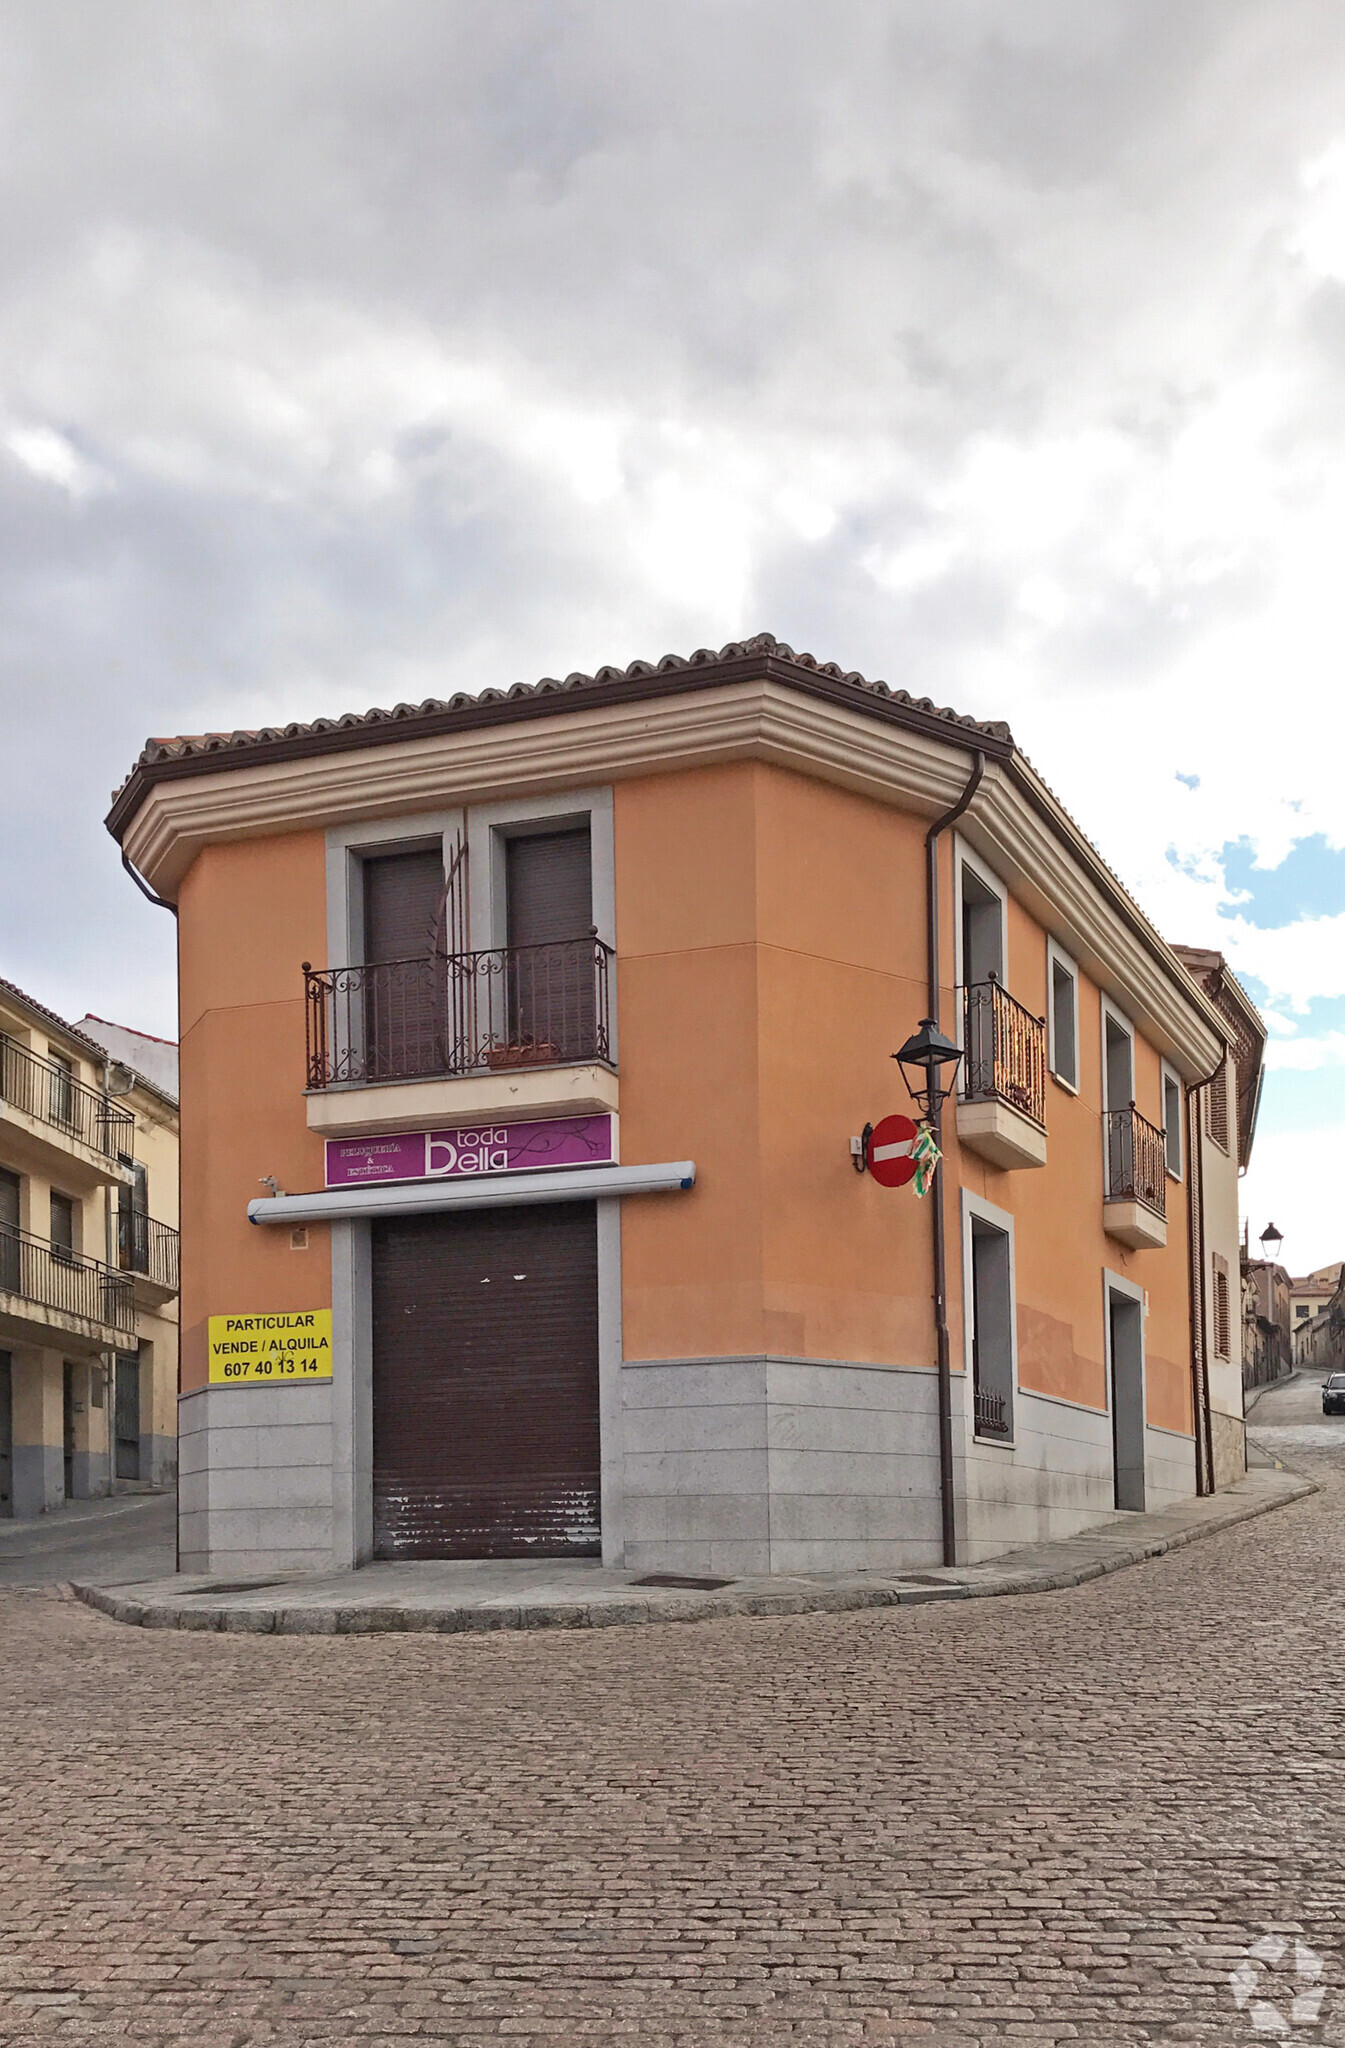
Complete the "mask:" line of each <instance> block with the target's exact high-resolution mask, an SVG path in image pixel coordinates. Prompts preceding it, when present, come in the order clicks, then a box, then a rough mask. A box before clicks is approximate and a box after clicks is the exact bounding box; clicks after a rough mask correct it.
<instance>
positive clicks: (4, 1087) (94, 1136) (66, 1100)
mask: <svg viewBox="0 0 1345 2048" xmlns="http://www.w3.org/2000/svg"><path fill="white" fill-rule="evenodd" d="M0 1096H3V1097H4V1099H5V1101H6V1102H10V1103H12V1104H13V1105H14V1107H15V1109H21V1110H22V1111H23V1112H24V1114H25V1115H26V1116H31V1117H36V1118H37V1120H38V1122H39V1123H44V1124H51V1125H52V1126H53V1128H54V1129H56V1130H58V1131H64V1132H65V1133H66V1134H67V1135H68V1136H70V1137H72V1138H78V1139H80V1141H81V1142H82V1143H83V1144H85V1145H89V1146H92V1148H93V1150H94V1151H95V1152H105V1153H106V1154H107V1156H108V1158H109V1159H115V1158H117V1157H118V1155H121V1156H123V1157H125V1158H127V1159H129V1158H130V1157H131V1155H132V1153H133V1151H134V1148H135V1118H134V1117H133V1116H132V1114H131V1112H130V1110H128V1109H119V1108H118V1107H117V1104H116V1103H115V1102H112V1101H111V1100H110V1099H109V1098H108V1097H107V1096H106V1095H104V1094H102V1093H101V1092H100V1090H99V1089H97V1088H88V1087H86V1086H85V1084H84V1083H83V1081H77V1080H76V1079H75V1077H74V1075H73V1074H72V1073H70V1072H69V1071H68V1069H67V1068H65V1067H62V1066H60V1065H58V1064H57V1062H56V1061H55V1060H41V1059H39V1058H38V1057H37V1054H36V1053H31V1052H29V1050H28V1048H27V1046H23V1045H20V1044H19V1042H18V1040H17V1039H14V1038H10V1037H9V1036H8V1035H7V1034H6V1033H4V1032H0Z"/></svg>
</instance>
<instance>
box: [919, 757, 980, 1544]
mask: <svg viewBox="0 0 1345 2048" xmlns="http://www.w3.org/2000/svg"><path fill="white" fill-rule="evenodd" d="M972 759H973V766H972V771H971V775H970V777H969V779H968V782H967V786H966V788H965V789H964V790H963V792H962V794H961V796H960V797H959V798H958V800H957V802H956V803H955V804H954V805H953V807H952V809H951V810H950V811H945V812H944V814H943V816H942V817H941V818H936V819H935V820H934V823H933V824H932V825H931V826H930V828H929V830H928V832H927V833H926V834H925V874H926V882H925V900H926V904H927V907H928V913H929V924H928V959H929V1011H928V1014H929V1015H930V1016H931V1017H932V1018H933V1019H934V1022H935V1024H936V1025H939V1027H940V1029H942V1021H941V1018H940V1014H939V1013H940V1007H941V1006H940V1002H939V836H940V834H941V833H943V832H945V831H946V830H947V829H948V827H949V826H950V825H952V824H955V823H956V821H957V820H958V819H959V818H960V817H961V816H962V814H963V812H964V811H965V810H966V809H967V806H968V805H969V804H970V802H971V800H972V798H973V797H974V796H975V794H976V792H977V790H978V789H979V788H980V786H981V777H982V776H983V775H984V774H985V755H984V754H983V753H982V752H981V751H980V749H979V748H977V749H976V751H975V753H974V755H973V757H972ZM930 1124H931V1126H932V1128H933V1132H934V1142H935V1144H936V1145H937V1146H938V1148H939V1152H940V1154H942V1152H943V1104H942V1103H941V1102H939V1101H938V1100H937V1098H936V1099H935V1101H934V1103H933V1105H932V1108H931V1112H930ZM930 1196H931V1199H932V1204H933V1217H934V1336H935V1343H936V1346H937V1356H938V1367H939V1505H940V1509H941V1512H942V1519H943V1561H944V1563H945V1564H956V1563H957V1518H956V1513H955V1507H956V1503H955V1500H954V1495H953V1377H952V1363H951V1359H950V1356H949V1341H948V1247H947V1239H946V1232H945V1228H944V1214H943V1160H942V1157H940V1160H939V1164H938V1166H937V1167H936V1169H935V1172H934V1185H933V1187H932V1188H931V1189H930Z"/></svg>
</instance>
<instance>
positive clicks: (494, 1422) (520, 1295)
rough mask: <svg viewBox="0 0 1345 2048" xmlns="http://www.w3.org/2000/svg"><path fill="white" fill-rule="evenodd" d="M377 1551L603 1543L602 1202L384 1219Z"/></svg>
mask: <svg viewBox="0 0 1345 2048" xmlns="http://www.w3.org/2000/svg"><path fill="white" fill-rule="evenodd" d="M373 1338H374V1370H373V1408H374V1555H375V1556H376V1557H390V1558H395V1557H596V1556H598V1555H600V1554H601V1549H602V1543H601V1529H600V1522H599V1472H600V1462H601V1453H600V1441H599V1427H598V1254H597V1220H596V1211H595V1209H594V1205H593V1204H592V1203H591V1202H572V1203H571V1202H566V1203H555V1204H552V1203H547V1204H538V1205H536V1206H522V1207H519V1208H516V1209H515V1208H509V1209H488V1210H479V1211H473V1212H469V1213H467V1214H462V1215H434V1216H402V1217H388V1218H386V1219H380V1220H378V1221H376V1222H375V1223H374V1225H373Z"/></svg>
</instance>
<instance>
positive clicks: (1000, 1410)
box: [972, 1387, 1012, 1437]
mask: <svg viewBox="0 0 1345 2048" xmlns="http://www.w3.org/2000/svg"><path fill="white" fill-rule="evenodd" d="M972 1408H973V1415H974V1421H975V1428H976V1435H977V1436H1003V1437H1007V1436H1009V1435H1011V1434H1012V1432H1011V1431H1010V1428H1009V1412H1008V1403H1007V1402H1006V1401H1005V1399H1004V1396H1003V1394H993V1393H991V1392H990V1391H989V1389H988V1388H986V1387H976V1388H974V1389H973V1391H972Z"/></svg>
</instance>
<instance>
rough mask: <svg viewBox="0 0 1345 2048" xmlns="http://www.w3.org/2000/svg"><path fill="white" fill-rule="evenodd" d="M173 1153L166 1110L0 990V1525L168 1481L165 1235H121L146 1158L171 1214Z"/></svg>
mask: <svg viewBox="0 0 1345 2048" xmlns="http://www.w3.org/2000/svg"><path fill="white" fill-rule="evenodd" d="M176 1148H177V1110H176V1105H175V1104H174V1103H172V1102H171V1101H170V1100H169V1099H168V1098H167V1097H165V1096H161V1095H160V1094H159V1092H158V1091H157V1090H151V1089H147V1088H146V1087H145V1086H144V1084H143V1083H141V1082H140V1080H139V1078H138V1077H137V1076H136V1075H135V1074H134V1073H133V1072H132V1071H131V1069H130V1068H129V1067H122V1068H119V1069H110V1067H109V1062H108V1059H107V1055H106V1052H105V1049H104V1047H103V1046H102V1045H101V1044H99V1043H98V1042H97V1041H96V1040H95V1038H94V1037H93V1036H92V1033H91V1030H90V1029H89V1028H88V1027H87V1026H85V1025H72V1024H68V1023H66V1022H65V1021H64V1019H62V1018H60V1017H57V1016H55V1015H54V1014H53V1013H52V1012H51V1011H50V1010H48V1009H46V1008H44V1006H43V1005H42V1004H40V1003H37V1002H34V1001H33V999H32V998H31V997H30V996H26V995H24V994H23V992H22V990H20V989H17V988H15V987H14V986H13V985H12V983H9V982H0V1514H5V1515H19V1516H24V1515H37V1514H42V1513H44V1512H45V1511H46V1510H48V1509H51V1508H56V1507H60V1506H61V1505H62V1504H63V1503H64V1502H65V1501H67V1500H72V1499H75V1500H78V1499H87V1498H90V1497H92V1496H96V1495H99V1494H105V1493H107V1492H108V1491H110V1490H112V1489H113V1488H114V1487H115V1486H116V1485H117V1484H118V1483H119V1480H120V1481H126V1480H139V1479H141V1478H142V1476H143V1477H145V1478H152V1479H157V1480H159V1481H160V1482H162V1481H164V1480H166V1479H170V1478H171V1476H172V1472H173V1469H174V1465H175V1457H174V1453H173V1449H172V1443H173V1437H174V1435H175V1416H174V1399H175V1393H176V1373H177V1335H176V1325H175V1322H174V1321H172V1320H171V1318H172V1314H173V1311H172V1307H171V1304H172V1302H173V1300H174V1298H175V1295H176V1289H177V1233H176V1231H175V1230H169V1229H166V1230H165V1231H164V1233H163V1234H162V1235H160V1234H159V1226H158V1224H157V1223H155V1224H150V1223H149V1221H148V1218H146V1219H145V1221H144V1224H143V1225H142V1223H141V1222H140V1221H138V1220H127V1219H138V1218H140V1217H141V1216H142V1213H143V1190H144V1184H145V1163H146V1161H147V1160H151V1161H152V1160H154V1159H155V1158H156V1157H157V1158H158V1159H159V1162H160V1170H158V1171H156V1169H155V1168H154V1166H153V1165H151V1167H150V1171H151V1172H153V1173H155V1178H156V1182H158V1181H161V1182H162V1193H163V1197H164V1199H165V1201H166V1202H168V1203H169V1204H170V1206H171V1207H173V1208H175V1204H176V1177H177V1176H176ZM137 1381H140V1382H142V1384H143V1383H144V1382H148V1386H149V1389H150V1391H149V1394H148V1396H146V1395H145V1394H144V1393H143V1392H140V1398H139V1400H138V1401H136V1400H135V1399H134V1397H135V1396H136V1395H137V1392H138V1391H139V1390H138V1388H137V1386H136V1384H135V1382H137ZM146 1400H148V1406H146V1405H145V1404H146ZM156 1404H157V1414H158V1417H159V1419H158V1420H155V1421H152V1422H151V1423H150V1425H149V1427H148V1429H146V1427H145V1423H144V1421H143V1420H142V1419H141V1411H143V1414H145V1415H152V1414H153V1413H154V1412H155V1408H156ZM132 1420H134V1421H135V1423H136V1429H137V1440H136V1442H135V1444H134V1445H132V1444H131V1443H130V1442H129V1441H127V1442H124V1443H121V1442H119V1441H118V1439H119V1436H120V1435H121V1434H122V1430H123V1427H125V1428H126V1429H127V1430H129V1427H130V1424H131V1422H132ZM142 1432H143V1434H142ZM146 1436H148V1438H149V1442H148V1443H146V1442H145V1437H146ZM132 1467H133V1468H134V1469H132Z"/></svg>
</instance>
